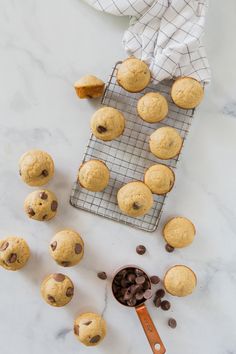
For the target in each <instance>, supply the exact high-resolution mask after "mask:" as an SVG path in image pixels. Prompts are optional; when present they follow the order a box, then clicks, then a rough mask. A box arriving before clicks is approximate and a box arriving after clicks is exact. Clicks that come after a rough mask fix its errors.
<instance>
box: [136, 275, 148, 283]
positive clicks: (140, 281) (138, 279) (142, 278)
mask: <svg viewBox="0 0 236 354" xmlns="http://www.w3.org/2000/svg"><path fill="white" fill-rule="evenodd" d="M145 280H146V279H145V277H144V276H143V275H141V276H140V277H137V278H136V279H135V281H136V284H139V285H140V284H144V283H145Z"/></svg>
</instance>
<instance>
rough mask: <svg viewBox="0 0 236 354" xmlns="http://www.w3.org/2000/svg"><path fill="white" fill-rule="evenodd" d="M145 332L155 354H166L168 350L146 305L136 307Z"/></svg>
mask: <svg viewBox="0 0 236 354" xmlns="http://www.w3.org/2000/svg"><path fill="white" fill-rule="evenodd" d="M135 309H136V312H137V315H138V317H139V320H140V322H141V324H142V326H143V330H144V332H145V334H146V337H147V339H148V341H149V344H150V346H151V348H152V351H153V353H154V354H164V353H165V352H166V349H165V347H164V344H163V343H162V340H161V338H160V336H159V334H158V332H157V330H156V327H155V326H154V323H153V322H152V319H151V317H150V315H149V313H148V310H147V308H146V306H145V305H144V304H142V305H140V306H137V307H135Z"/></svg>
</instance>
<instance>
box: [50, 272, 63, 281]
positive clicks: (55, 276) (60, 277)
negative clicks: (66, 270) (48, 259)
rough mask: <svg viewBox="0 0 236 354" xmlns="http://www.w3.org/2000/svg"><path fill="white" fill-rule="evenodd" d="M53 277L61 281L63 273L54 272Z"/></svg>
mask: <svg viewBox="0 0 236 354" xmlns="http://www.w3.org/2000/svg"><path fill="white" fill-rule="evenodd" d="M53 279H54V280H56V281H58V282H62V281H64V280H65V275H64V274H61V273H54V274H53Z"/></svg>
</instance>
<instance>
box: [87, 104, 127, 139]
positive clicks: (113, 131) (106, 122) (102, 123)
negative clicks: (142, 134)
mask: <svg viewBox="0 0 236 354" xmlns="http://www.w3.org/2000/svg"><path fill="white" fill-rule="evenodd" d="M90 126H91V130H92V132H93V134H94V135H95V136H96V138H97V139H100V140H103V141H111V140H114V139H116V138H118V137H119V136H120V135H121V134H122V133H123V131H124V129H125V118H124V116H123V114H122V113H121V112H119V111H118V110H117V109H115V108H112V107H103V108H100V109H99V110H98V111H96V112H95V113H94V114H93V116H92V119H91V123H90Z"/></svg>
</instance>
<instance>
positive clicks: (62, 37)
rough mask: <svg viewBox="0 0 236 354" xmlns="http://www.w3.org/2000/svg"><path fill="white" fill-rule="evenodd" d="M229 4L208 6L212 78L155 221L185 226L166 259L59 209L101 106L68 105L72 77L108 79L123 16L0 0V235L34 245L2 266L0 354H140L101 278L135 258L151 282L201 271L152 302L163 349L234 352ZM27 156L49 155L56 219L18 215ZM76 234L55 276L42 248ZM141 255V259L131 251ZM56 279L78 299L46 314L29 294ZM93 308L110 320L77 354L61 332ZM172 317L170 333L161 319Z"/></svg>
mask: <svg viewBox="0 0 236 354" xmlns="http://www.w3.org/2000/svg"><path fill="white" fill-rule="evenodd" d="M235 15H236V3H235V0H227V1H225V2H224V5H223V6H222V4H221V2H219V1H212V2H211V6H210V9H209V15H208V24H207V35H206V46H207V49H208V54H209V59H210V62H211V66H212V71H213V80H212V84H211V86H210V87H209V88H208V89H207V92H206V98H205V101H204V103H203V104H202V105H201V108H200V109H199V110H198V112H197V114H196V117H195V121H194V123H193V126H192V129H191V133H190V135H189V138H188V141H187V143H186V146H185V151H184V154H183V155H182V158H181V162H180V164H179V169H178V174H177V181H176V186H175V188H174V190H173V192H172V193H171V195H170V197H169V198H168V202H167V205H166V207H165V212H164V215H163V219H162V224H163V222H164V221H165V220H166V219H167V218H169V217H170V216H173V215H176V214H181V215H185V216H187V217H189V218H190V219H192V220H193V221H194V223H195V224H196V227H197V237H196V241H195V242H194V244H193V245H191V246H190V247H189V248H187V249H183V250H179V251H176V252H174V253H173V254H167V253H166V252H165V251H164V242H163V240H162V237H161V234H160V229H161V227H160V228H159V230H158V231H157V232H155V233H153V234H147V233H144V232H141V231H136V230H133V229H130V228H128V227H126V226H122V225H119V224H116V223H113V222H111V221H107V220H105V219H102V218H99V217H95V216H92V215H90V214H88V213H85V212H82V211H78V210H76V209H73V208H72V207H71V206H70V205H69V204H68V198H69V193H70V189H71V184H72V182H73V180H74V179H75V175H76V170H77V167H78V165H79V163H80V160H81V158H82V155H83V151H84V147H85V144H86V141H87V139H88V136H89V117H90V115H91V113H92V112H93V111H94V108H95V107H96V106H98V104H99V103H98V102H95V103H94V102H92V103H90V102H87V101H79V100H78V99H77V98H76V96H75V94H74V92H73V88H72V84H73V82H74V81H75V80H76V79H77V78H79V77H80V76H81V75H83V74H85V73H90V72H91V73H95V74H97V75H98V76H100V77H102V78H103V79H104V80H106V79H107V77H108V74H109V73H110V70H111V67H112V65H113V64H114V63H115V62H116V61H117V60H118V59H120V58H122V57H123V56H124V52H123V49H122V46H121V38H122V34H123V31H124V29H125V28H126V27H127V24H128V19H127V18H115V17H112V16H109V15H104V14H99V13H97V12H96V11H95V10H93V9H92V8H90V7H89V6H87V5H85V4H84V3H83V2H81V1H80V0H51V1H46V0H23V1H17V0H0V201H1V203H0V220H1V223H0V224H1V232H0V234H1V235H0V237H4V236H5V235H8V234H17V235H22V236H23V237H25V239H26V240H27V241H28V243H29V245H30V247H31V249H32V257H31V260H30V261H29V263H28V265H27V266H26V267H25V268H24V269H23V270H22V271H20V272H16V273H14V272H6V271H5V270H3V269H0V343H1V345H0V352H1V354H13V353H16V352H17V353H18V354H42V353H50V354H64V353H68V354H69V353H70V354H74V353H82V354H86V353H90V352H93V353H96V354H111V353H112V354H134V353H135V354H144V353H145V354H146V353H150V349H149V346H148V344H147V341H146V338H145V336H144V334H143V332H142V329H141V326H140V324H139V323H138V319H137V318H136V315H135V313H134V311H133V310H128V309H123V308H122V307H120V306H119V304H118V303H116V302H115V301H114V300H113V298H112V296H111V291H110V284H109V282H107V283H106V282H103V281H101V280H99V279H97V277H96V272H97V271H100V270H105V271H107V272H108V273H109V274H111V273H112V271H113V270H114V269H115V268H116V267H117V266H120V265H123V264H127V263H136V264H138V265H140V266H142V267H144V268H145V269H146V270H147V271H148V272H149V274H152V273H153V274H155V273H157V274H160V275H161V276H162V275H163V274H164V272H165V270H166V269H167V268H168V267H169V266H171V265H173V264H176V263H183V264H186V265H189V266H190V267H192V268H193V269H194V270H195V271H196V273H197V275H198V288H197V290H196V292H195V293H194V294H193V295H192V296H190V297H188V298H184V299H175V298H172V299H171V302H172V310H171V311H169V313H168V312H163V311H160V310H157V309H156V308H154V307H153V305H152V303H151V302H150V303H149V310H150V313H151V315H152V317H153V319H154V322H155V324H156V325H157V327H158V329H159V331H160V333H161V336H162V338H163V341H164V343H165V345H166V347H167V353H172V354H183V353H184V354H199V353H203V354H213V353H214V354H235V353H236V337H235V328H236V316H235V315H236V310H235V298H236V236H235V234H236V215H235V214H236V207H235V191H236V187H235V180H236V165H235V150H236V139H235V136H236V135H235V131H236V99H235V90H236V71H235V62H236V41H235ZM33 147H37V148H42V149H45V150H47V151H48V152H49V153H51V155H52V156H53V157H54V160H55V164H56V175H55V178H54V179H53V181H52V182H51V183H50V188H51V189H52V190H54V191H55V192H56V193H57V195H58V198H59V201H60V208H59V212H58V216H57V217H56V218H55V219H54V220H52V221H51V222H48V223H37V222H35V221H31V220H28V219H27V218H26V217H25V215H24V213H23V210H22V203H23V200H24V198H25V196H26V195H27V193H28V192H30V191H31V189H30V188H28V187H27V186H26V185H24V184H23V183H22V182H21V181H20V179H19V177H18V174H17V172H18V168H17V163H18V159H19V156H20V155H21V154H22V153H23V152H24V151H26V150H27V149H30V148H33ZM63 227H71V228H75V229H77V230H79V231H80V232H81V234H82V235H83V238H84V240H85V244H86V252H85V257H84V260H83V261H82V262H81V264H80V265H79V266H76V267H74V268H71V269H66V270H64V269H61V268H60V267H58V266H57V265H56V264H55V263H54V262H53V260H52V259H50V257H49V255H48V251H47V247H48V243H49V240H50V238H51V237H52V235H53V234H54V232H55V231H57V230H59V229H61V228H63ZM139 243H142V244H145V245H146V247H147V249H148V253H147V254H146V255H144V256H142V257H141V256H138V255H137V254H136V253H135V247H136V245H137V244H139ZM55 271H66V273H67V274H68V275H70V276H71V278H72V279H73V280H74V282H75V284H76V295H75V297H74V299H73V300H72V302H71V303H70V304H69V305H68V306H66V307H65V308H60V309H57V308H56V309H55V308H51V307H50V306H48V305H46V304H45V303H44V302H43V301H42V299H41V298H40V294H39V286H40V282H41V280H42V278H43V277H44V276H45V275H46V274H47V273H49V272H55ZM85 310H89V311H90V310H92V311H93V310H94V311H98V312H103V313H104V316H105V319H106V321H107V324H108V333H107V337H106V339H105V340H104V342H103V343H102V344H101V345H100V346H98V347H97V348H94V349H87V348H86V347H83V346H82V345H81V344H80V343H79V342H77V341H76V340H75V338H74V335H73V333H72V330H71V328H72V323H73V319H74V317H75V315H76V314H78V313H80V312H83V311H85ZM170 315H171V316H174V317H175V318H176V319H177V321H178V327H177V329H176V330H171V329H170V328H168V326H167V324H166V322H167V319H168V318H169V316H170Z"/></svg>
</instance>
